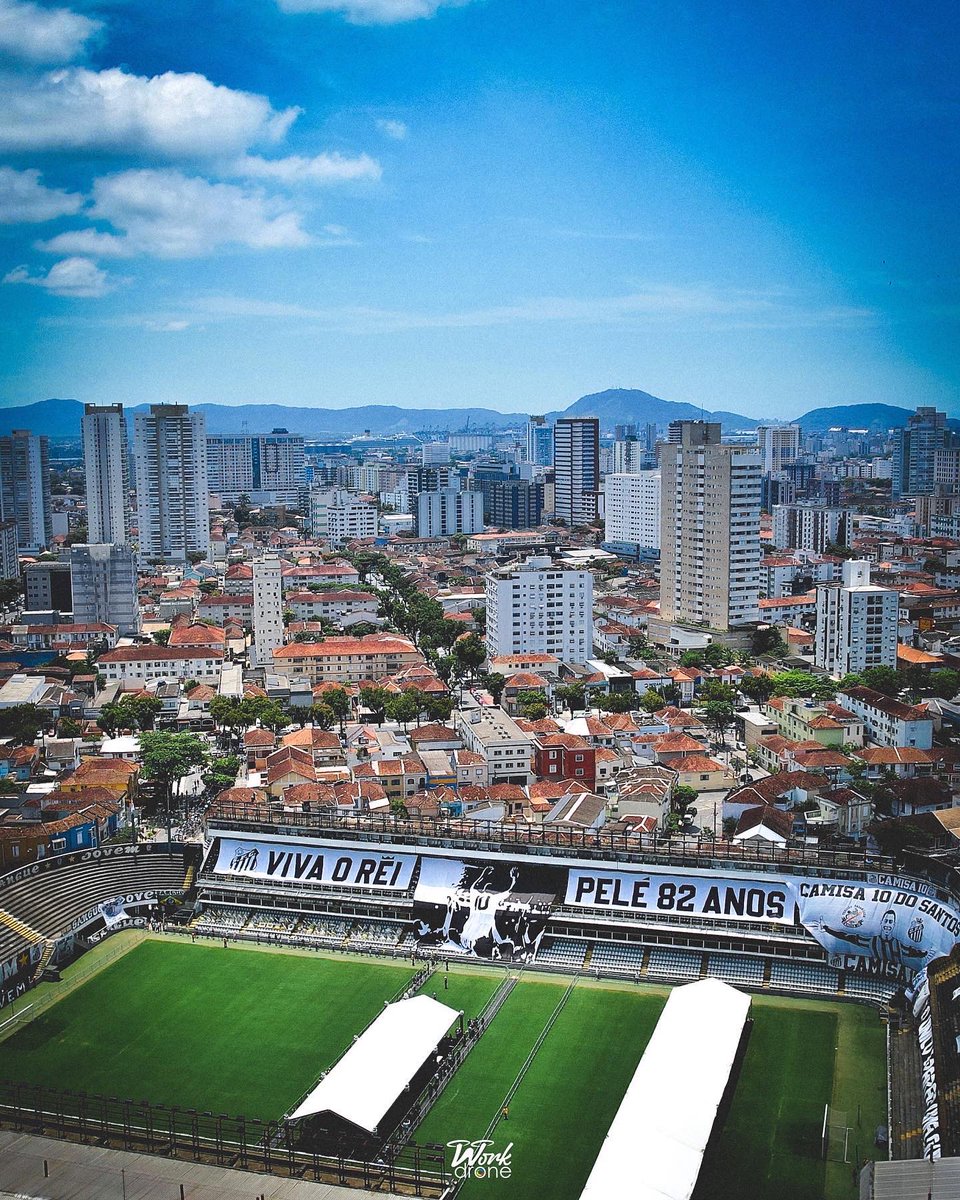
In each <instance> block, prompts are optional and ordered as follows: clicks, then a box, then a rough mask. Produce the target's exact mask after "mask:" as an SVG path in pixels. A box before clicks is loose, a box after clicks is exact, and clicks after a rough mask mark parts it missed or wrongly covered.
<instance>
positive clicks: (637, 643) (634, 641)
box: [627, 633, 656, 659]
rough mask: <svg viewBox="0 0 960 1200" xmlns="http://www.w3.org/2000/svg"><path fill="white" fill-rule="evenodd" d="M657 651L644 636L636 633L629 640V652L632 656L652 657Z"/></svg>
mask: <svg viewBox="0 0 960 1200" xmlns="http://www.w3.org/2000/svg"><path fill="white" fill-rule="evenodd" d="M655 653H656V648H655V647H654V646H653V645H651V643H650V642H648V641H647V639H646V638H645V637H644V636H643V634H640V633H638V634H635V635H634V636H633V637H632V638H631V639H630V640H629V642H627V654H628V655H629V657H630V658H644V659H645V658H650V657H652V656H653V655H654V654H655Z"/></svg>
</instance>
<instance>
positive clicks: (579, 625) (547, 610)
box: [486, 557, 593, 663]
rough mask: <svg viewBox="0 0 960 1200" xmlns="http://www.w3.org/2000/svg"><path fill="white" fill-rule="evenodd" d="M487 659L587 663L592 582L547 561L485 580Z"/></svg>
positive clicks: (590, 647) (501, 571) (590, 643)
mask: <svg viewBox="0 0 960 1200" xmlns="http://www.w3.org/2000/svg"><path fill="white" fill-rule="evenodd" d="M486 597H487V654H488V656H489V657H490V658H495V657H496V656H498V655H508V654H524V653H531V652H537V653H543V654H554V655H556V656H557V658H559V659H561V660H563V661H564V662H569V663H584V662H586V661H587V660H588V659H589V658H592V657H593V576H592V575H591V574H590V572H589V571H568V570H564V569H563V568H561V567H557V566H554V564H553V562H552V560H551V559H550V558H548V557H529V558H527V559H526V561H525V562H523V563H519V564H516V565H514V566H508V567H502V568H500V569H499V570H497V571H494V572H492V573H491V574H490V575H488V576H487V579H486Z"/></svg>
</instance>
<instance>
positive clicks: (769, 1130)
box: [0, 939, 886, 1200]
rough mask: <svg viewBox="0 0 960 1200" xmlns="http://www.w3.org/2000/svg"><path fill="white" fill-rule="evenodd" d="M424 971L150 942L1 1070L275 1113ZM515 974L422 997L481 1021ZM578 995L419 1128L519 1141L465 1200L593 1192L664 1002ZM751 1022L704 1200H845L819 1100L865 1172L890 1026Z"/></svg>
mask: <svg viewBox="0 0 960 1200" xmlns="http://www.w3.org/2000/svg"><path fill="white" fill-rule="evenodd" d="M412 975H413V968H412V967H411V966H410V965H409V964H400V963H392V962H383V961H381V960H376V959H374V960H369V959H363V960H360V959H350V958H345V957H337V956H331V957H324V956H318V955H303V954H290V953H280V952H267V951H261V950H258V949H255V948H253V947H250V948H241V947H238V946H236V945H234V946H231V947H230V948H229V949H226V950H224V949H222V948H221V947H220V946H218V945H211V944H209V943H207V944H204V943H198V944H196V945H192V944H190V943H181V942H173V941H165V940H152V939H151V940H147V941H144V942H142V943H141V944H140V945H138V946H136V947H135V948H134V949H132V950H131V951H129V953H127V954H126V955H124V956H123V957H121V958H119V959H118V960H117V961H116V962H113V963H111V964H110V965H109V966H106V967H105V968H104V969H103V970H102V971H101V972H100V973H99V974H96V975H94V976H93V977H92V978H91V979H90V980H88V981H87V982H86V983H83V984H82V985H81V986H79V987H78V988H77V989H76V990H75V991H73V992H71V993H70V994H68V995H66V996H65V997H64V998H63V999H62V1000H60V1001H59V1002H58V1003H56V1004H55V1005H53V1006H52V1007H51V1008H49V1009H48V1010H47V1011H46V1012H43V1013H42V1014H41V1015H39V1016H37V1017H36V1018H35V1019H34V1020H32V1021H30V1022H29V1023H28V1024H26V1025H23V1026H22V1027H20V1028H19V1029H18V1030H17V1032H15V1033H14V1034H13V1035H12V1036H10V1037H8V1038H7V1039H6V1040H5V1041H3V1042H2V1044H0V1075H2V1076H3V1077H4V1078H6V1079H11V1080H23V1081H27V1082H32V1083H42V1084H46V1085H48V1086H55V1087H58V1088H70V1089H75V1090H85V1091H88V1092H99V1093H104V1094H107V1095H111V1096H121V1097H123V1096H128V1097H130V1098H131V1099H134V1100H150V1101H152V1102H154V1103H162V1104H167V1105H179V1106H181V1107H187V1108H197V1109H200V1110H201V1111H202V1110H209V1111H212V1112H214V1113H218V1112H221V1113H222V1112H225V1113H230V1114H236V1113H243V1114H245V1115H246V1116H249V1117H258V1118H260V1119H267V1120H273V1119H276V1118H278V1117H280V1116H281V1115H282V1114H283V1113H284V1112H287V1111H288V1110H289V1109H290V1108H291V1106H292V1105H293V1104H294V1103H295V1101H297V1100H298V1099H299V1097H300V1096H301V1095H302V1094H303V1093H304V1092H306V1091H307V1090H308V1089H309V1088H310V1087H312V1086H313V1084H314V1083H315V1082H316V1080H317V1078H318V1076H319V1074H320V1072H321V1071H322V1070H324V1069H325V1068H327V1067H328V1066H329V1065H330V1064H331V1063H332V1062H333V1061H334V1060H335V1059H336V1058H337V1057H338V1056H339V1055H340V1054H341V1053H342V1051H343V1050H344V1049H345V1048H346V1047H347V1046H348V1045H349V1044H350V1041H351V1039H352V1038H353V1036H354V1035H355V1034H356V1033H357V1032H359V1031H360V1030H362V1029H363V1028H364V1027H365V1026H366V1025H367V1024H368V1022H369V1021H370V1020H372V1018H373V1017H374V1016H376V1014H377V1013H378V1012H379V1011H380V1010H381V1009H382V1007H383V1004H384V1001H386V1000H388V999H390V998H391V997H393V996H394V995H395V994H396V993H397V992H398V991H400V990H401V989H402V988H403V987H404V986H405V985H406V984H407V983H408V982H409V980H410V979H411V977H412ZM502 979H503V976H502V973H500V972H499V971H496V970H492V969H484V968H479V969H478V968H475V967H472V966H468V965H463V966H459V965H455V966H453V967H452V968H450V969H449V970H442V969H441V970H439V971H437V972H435V973H434V975H433V976H432V977H431V979H430V980H429V982H428V983H427V985H426V989H425V990H426V991H428V992H429V993H431V994H434V995H436V997H437V999H439V1000H442V1001H444V1002H445V1003H447V1004H450V1005H451V1006H452V1007H454V1008H460V1009H463V1010H464V1012H465V1014H466V1015H467V1017H471V1016H475V1015H477V1014H478V1013H479V1012H480V1011H481V1010H482V1009H483V1007H484V1005H485V1004H486V1003H487V1001H488V1000H489V999H490V997H491V996H492V995H493V993H494V991H495V990H496V988H497V987H498V986H499V984H500V983H501V981H502ZM569 982H570V981H569V979H563V978H557V977H549V976H535V975H529V974H528V973H525V974H524V977H523V978H521V979H520V981H519V982H518V983H517V984H516V986H515V987H514V988H513V990H512V991H511V993H510V994H509V996H508V997H507V999H506V1002H505V1003H504V1005H503V1007H502V1008H501V1009H500V1011H499V1012H498V1013H497V1015H496V1017H495V1019H494V1020H493V1022H492V1024H491V1025H490V1027H489V1029H488V1030H487V1031H486V1032H485V1033H484V1034H483V1036H482V1037H481V1038H480V1040H479V1042H478V1043H477V1045H476V1047H475V1048H474V1049H473V1050H472V1051H471V1053H470V1054H469V1055H468V1057H467V1059H466V1060H465V1062H464V1063H463V1064H462V1066H461V1067H460V1068H459V1070H458V1071H457V1072H456V1074H455V1075H454V1077H453V1079H452V1080H451V1081H450V1083H449V1084H448V1086H447V1087H446V1089H445V1090H444V1092H443V1093H442V1094H441V1096H440V1098H439V1100H438V1101H437V1103H436V1104H435V1105H434V1107H433V1108H432V1109H431V1110H430V1112H429V1113H428V1114H427V1116H426V1118H425V1119H424V1121H423V1122H422V1124H421V1125H420V1127H419V1128H418V1129H417V1130H416V1131H415V1134H414V1136H415V1138H416V1140H417V1141H419V1142H421V1143H423V1142H439V1143H441V1144H443V1145H446V1143H448V1142H450V1141H452V1140H455V1139H462V1140H464V1141H473V1140H475V1139H479V1138H484V1137H490V1138H492V1139H493V1143H494V1145H493V1149H494V1150H495V1151H497V1150H502V1149H503V1148H504V1147H505V1146H506V1145H507V1144H508V1143H512V1144H513V1148H512V1153H511V1161H510V1167H511V1170H510V1177H509V1178H500V1179H497V1178H486V1179H482V1180H471V1181H468V1182H467V1183H466V1185H465V1187H464V1189H463V1192H462V1193H461V1194H462V1195H463V1196H465V1197H466V1198H467V1200H482V1197H484V1196H488V1197H491V1200H493V1198H494V1197H504V1198H507V1197H509V1198H515V1200H539V1198H540V1197H543V1198H544V1200H546V1198H548V1197H549V1198H550V1200H567V1198H569V1200H576V1198H577V1197H578V1196H579V1195H580V1192H581V1191H582V1188H583V1185H584V1183H585V1181H586V1178H587V1176H588V1175H589V1172H590V1168H591V1166H592V1164H593V1162H594V1160H595V1158H596V1155H597V1153H598V1151H599V1148H600V1145H601V1143H602V1141H603V1138H604V1135H605V1133H606V1131H607V1128H608V1127H609V1125H610V1122H611V1120H612V1119H613V1116H614V1114H615V1113H616V1111H617V1108H618V1106H619V1104H620V1101H621V1099H622V1097H623V1094H624V1091H625V1090H626V1087H627V1085H628V1084H629V1082H630V1079H631V1077H632V1075H633V1072H634V1070H635V1068H636V1065H637V1063H638V1062H639V1060H640V1057H641V1056H642V1054H643V1051H644V1048H645V1047H646V1044H647V1041H648V1039H649V1037H650V1034H651V1033H652V1031H653V1029H654V1027H655V1025H656V1022H657V1019H658V1017H659V1015H660V1012H661V1010H662V1008H663V1005H664V1003H665V1000H666V996H667V990H666V989H664V988H653V987H647V986H644V985H640V986H636V985H633V984H623V985H617V984H606V983H599V984H597V983H595V982H594V981H589V982H588V981H582V982H579V983H578V984H577V985H576V986H575V987H574V988H573V989H572V990H570V991H569V992H568V985H569ZM751 1017H752V1020H753V1026H752V1030H751V1033H750V1038H749V1042H748V1044H747V1049H746V1054H745V1056H744V1059H743V1063H742V1068H741V1071H740V1075H739V1078H738V1080H737V1084H736V1088H735V1091H734V1094H733V1100H732V1103H731V1104H730V1107H729V1110H728V1111H727V1112H726V1114H725V1119H724V1124H723V1128H722V1130H721V1132H720V1134H719V1136H717V1137H716V1138H715V1139H714V1143H713V1144H712V1145H711V1148H710V1150H709V1151H708V1155H707V1158H706V1161H705V1163H704V1169H703V1172H702V1173H701V1180H700V1184H699V1186H698V1188H697V1192H696V1196H695V1200H727V1198H730V1200H732V1198H733V1197H743V1196H750V1197H753V1198H755V1200H815V1198H816V1200H819V1198H820V1197H826V1198H827V1200H850V1198H852V1197H854V1196H855V1195H856V1189H855V1187H854V1186H853V1182H852V1179H853V1165H854V1164H853V1161H851V1162H849V1163H833V1162H831V1163H824V1162H823V1160H822V1158H821V1156H820V1150H821V1145H820V1134H821V1128H822V1122H823V1112H824V1104H825V1103H827V1102H828V1101H829V1102H831V1103H832V1104H834V1105H835V1106H837V1107H839V1108H842V1109H843V1110H844V1111H846V1112H847V1113H848V1114H850V1115H849V1118H848V1120H849V1124H850V1126H851V1134H850V1157H851V1160H853V1158H854V1157H855V1156H857V1155H858V1156H859V1158H860V1159H864V1158H867V1157H870V1156H871V1154H872V1142H873V1131H874V1129H875V1127H876V1126H877V1125H878V1124H880V1123H882V1122H884V1121H885V1112H886V1087H885V1066H884V1037H883V1027H882V1025H881V1024H880V1021H879V1020H878V1017H877V1015H876V1013H875V1012H873V1011H871V1010H869V1009H867V1008H865V1007H862V1006H858V1005H841V1004H831V1003H825V1002H819V1001H804V1000H791V999H784V998H779V997H775V996H754V997H753V1004H752V1008H751ZM696 1087H697V1080H696V1078H695V1077H692V1078H691V1079H690V1088H691V1091H693V1090H695V1089H696ZM505 1104H508V1112H507V1116H506V1118H504V1116H503V1107H504V1105H505ZM858 1116H859V1119H858ZM448 1161H449V1159H448ZM637 1169H638V1170H642V1164H638V1165H637Z"/></svg>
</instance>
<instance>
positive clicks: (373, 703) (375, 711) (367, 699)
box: [360, 686, 390, 725]
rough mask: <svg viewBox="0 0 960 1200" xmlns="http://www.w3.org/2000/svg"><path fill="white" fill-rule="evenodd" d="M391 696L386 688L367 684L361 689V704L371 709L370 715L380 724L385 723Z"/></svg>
mask: <svg viewBox="0 0 960 1200" xmlns="http://www.w3.org/2000/svg"><path fill="white" fill-rule="evenodd" d="M389 698H390V693H389V692H388V691H387V689H386V688H382V687H371V686H367V687H362V688H361V689H360V704H361V705H362V707H363V708H366V709H369V711H370V716H371V717H372V718H373V720H374V721H375V722H376V723H377V724H378V725H382V724H383V718H384V716H385V715H386V711H387V701H388V700H389Z"/></svg>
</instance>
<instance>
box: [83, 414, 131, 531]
mask: <svg viewBox="0 0 960 1200" xmlns="http://www.w3.org/2000/svg"><path fill="white" fill-rule="evenodd" d="M129 453H130V452H129V447H128V444H127V422H126V418H125V417H124V415H123V405H122V404H86V405H84V408H83V468H84V473H85V475H86V480H87V537H88V539H89V541H90V544H91V545H103V544H106V543H113V544H115V545H123V544H125V543H126V542H128V541H129V539H130V467H129V462H130V459H129Z"/></svg>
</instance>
